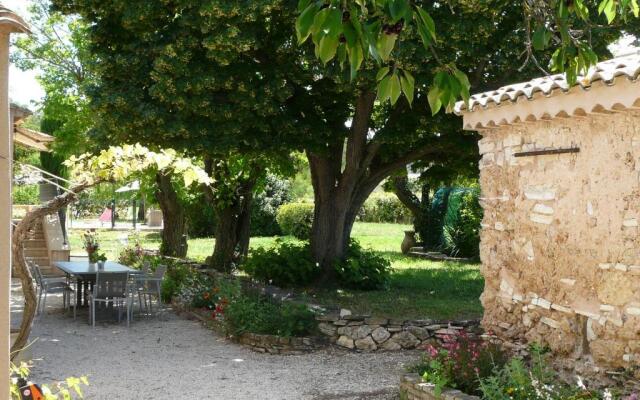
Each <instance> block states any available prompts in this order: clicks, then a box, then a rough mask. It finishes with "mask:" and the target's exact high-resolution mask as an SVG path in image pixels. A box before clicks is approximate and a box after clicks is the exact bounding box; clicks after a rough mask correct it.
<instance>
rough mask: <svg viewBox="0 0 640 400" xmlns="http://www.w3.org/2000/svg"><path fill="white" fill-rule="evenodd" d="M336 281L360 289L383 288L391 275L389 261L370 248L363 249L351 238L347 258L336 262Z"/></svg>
mask: <svg viewBox="0 0 640 400" xmlns="http://www.w3.org/2000/svg"><path fill="white" fill-rule="evenodd" d="M336 273H337V275H338V283H339V284H340V285H341V286H344V287H349V288H353V289H360V290H375V289H380V288H384V287H386V286H387V284H388V282H389V277H390V275H391V263H390V262H389V260H387V259H386V258H384V257H382V256H379V255H378V254H376V253H375V252H374V251H372V250H364V249H362V247H361V246H360V244H359V243H358V242H357V241H355V240H351V243H350V245H349V250H348V253H347V258H346V260H345V261H342V262H339V263H337V264H336Z"/></svg>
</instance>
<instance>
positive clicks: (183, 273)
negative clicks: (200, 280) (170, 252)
mask: <svg viewBox="0 0 640 400" xmlns="http://www.w3.org/2000/svg"><path fill="white" fill-rule="evenodd" d="M196 273H197V271H195V270H194V269H193V268H192V267H190V266H188V265H185V264H177V263H174V264H169V265H167V272H166V273H165V275H164V279H163V280H162V287H161V291H160V294H161V295H162V301H163V302H165V303H171V301H172V300H173V298H174V297H176V296H178V295H179V294H180V290H181V289H182V288H183V287H184V285H185V282H187V280H188V278H189V277H190V276H192V275H194V274H196Z"/></svg>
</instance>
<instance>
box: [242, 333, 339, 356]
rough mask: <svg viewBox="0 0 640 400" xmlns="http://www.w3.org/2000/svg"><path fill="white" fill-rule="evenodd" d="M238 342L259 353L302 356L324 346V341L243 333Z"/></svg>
mask: <svg viewBox="0 0 640 400" xmlns="http://www.w3.org/2000/svg"><path fill="white" fill-rule="evenodd" d="M238 342H239V343H240V344H243V345H245V346H248V347H250V348H251V349H252V350H254V351H257V352H260V353H270V354H303V353H308V352H311V351H314V350H317V349H319V348H322V347H324V346H326V344H327V343H326V340H320V339H318V338H311V337H283V336H275V335H260V334H257V333H244V334H242V335H241V336H240V337H239V338H238Z"/></svg>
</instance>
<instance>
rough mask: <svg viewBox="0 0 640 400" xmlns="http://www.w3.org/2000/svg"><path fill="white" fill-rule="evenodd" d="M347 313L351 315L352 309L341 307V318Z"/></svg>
mask: <svg viewBox="0 0 640 400" xmlns="http://www.w3.org/2000/svg"><path fill="white" fill-rule="evenodd" d="M347 315H351V310H347V309H346V308H342V309H340V318H344V317H346V316H347Z"/></svg>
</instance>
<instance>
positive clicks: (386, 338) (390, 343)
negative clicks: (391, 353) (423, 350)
mask: <svg viewBox="0 0 640 400" xmlns="http://www.w3.org/2000/svg"><path fill="white" fill-rule="evenodd" d="M344 311H346V310H343V311H342V312H341V314H327V315H323V316H319V317H317V318H316V319H317V320H318V322H319V323H318V329H319V330H320V332H321V333H322V334H324V335H325V336H327V337H328V338H329V339H330V341H331V342H332V343H335V344H337V345H338V346H342V347H345V348H347V349H357V350H363V351H374V350H401V349H415V348H417V347H420V346H421V345H422V344H427V343H434V342H436V343H438V342H441V341H443V340H444V339H446V338H447V337H449V336H454V335H457V334H458V333H459V332H460V331H462V330H465V332H467V334H469V335H470V336H473V335H477V334H480V331H479V321H472V320H469V321H434V320H398V319H388V318H372V317H369V316H365V315H351V314H347V313H345V312H344Z"/></svg>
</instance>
